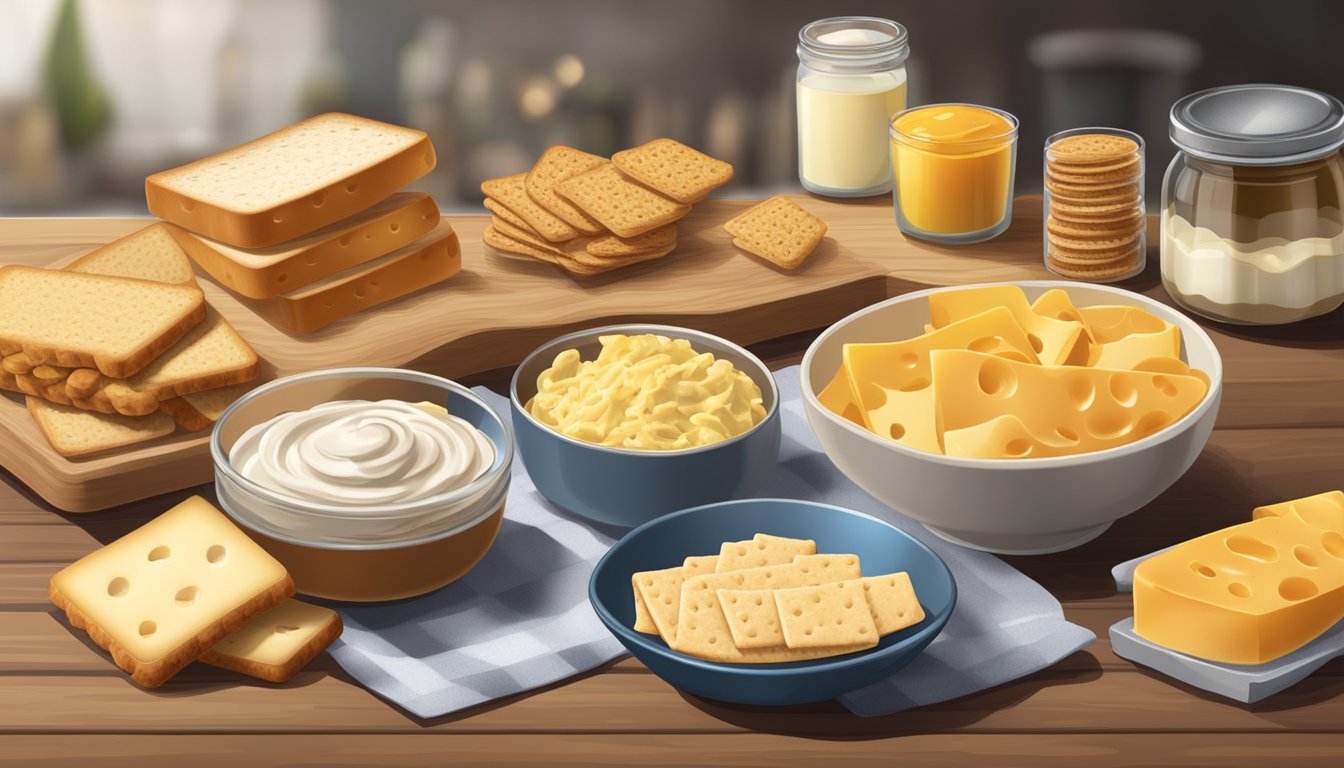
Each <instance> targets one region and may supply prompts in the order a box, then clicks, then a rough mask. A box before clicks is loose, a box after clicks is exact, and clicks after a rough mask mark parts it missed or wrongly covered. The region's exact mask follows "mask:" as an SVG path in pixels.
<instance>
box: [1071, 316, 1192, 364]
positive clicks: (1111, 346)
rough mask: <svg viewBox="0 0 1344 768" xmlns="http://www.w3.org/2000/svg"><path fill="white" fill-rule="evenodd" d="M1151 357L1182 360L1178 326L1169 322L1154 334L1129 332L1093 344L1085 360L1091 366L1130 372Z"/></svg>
mask: <svg viewBox="0 0 1344 768" xmlns="http://www.w3.org/2000/svg"><path fill="white" fill-rule="evenodd" d="M1153 358H1170V359H1172V360H1180V359H1181V329H1180V328H1177V327H1176V326H1174V325H1168V326H1167V327H1165V328H1163V329H1162V330H1160V331H1156V332H1154V333H1131V334H1129V335H1128V336H1125V337H1123V338H1119V339H1116V340H1115V341H1108V342H1106V343H1104V344H1094V345H1093V346H1092V352H1091V357H1090V358H1089V360H1088V361H1087V364H1088V365H1089V366H1092V367H1093V368H1114V369H1118V370H1122V371H1132V370H1134V369H1135V368H1136V367H1138V366H1139V364H1141V363H1143V362H1144V361H1145V360H1151V359H1153Z"/></svg>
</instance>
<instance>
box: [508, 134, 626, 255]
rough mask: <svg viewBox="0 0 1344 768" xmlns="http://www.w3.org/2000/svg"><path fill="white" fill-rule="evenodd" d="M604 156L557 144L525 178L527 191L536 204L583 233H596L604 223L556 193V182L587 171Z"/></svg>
mask: <svg viewBox="0 0 1344 768" xmlns="http://www.w3.org/2000/svg"><path fill="white" fill-rule="evenodd" d="M606 163H607V158H605V157H599V156H598V155H590V154H588V153H587V152H580V151H579V150H577V149H574V148H573V147H566V146H564V145H560V144H557V145H556V146H554V147H551V148H550V149H548V150H546V151H545V152H543V153H542V155H541V157H540V158H538V159H537V164H536V165H534V166H532V170H531V171H529V172H528V174H527V178H526V179H525V180H524V187H525V188H526V189H527V194H528V196H529V197H531V198H532V200H533V201H534V202H536V204H537V205H540V206H541V207H542V208H545V209H546V210H547V211H549V212H550V213H552V214H554V215H555V216H557V217H559V218H560V219H562V220H563V221H564V222H565V223H566V224H568V225H570V226H571V227H573V228H574V229H577V230H578V231H579V232H581V233H583V234H585V235H598V234H601V233H602V230H603V227H602V224H601V223H600V222H598V220H597V219H594V218H593V217H592V216H589V215H588V214H586V213H584V212H583V211H582V210H580V209H578V208H576V207H575V206H574V204H573V203H571V202H569V201H568V200H566V199H564V198H563V197H560V196H559V195H557V194H555V185H556V184H559V183H560V182H562V181H564V180H565V179H568V178H570V177H573V176H578V175H579V174H581V173H587V172H588V171H591V170H593V169H594V168H596V167H598V166H600V165H606Z"/></svg>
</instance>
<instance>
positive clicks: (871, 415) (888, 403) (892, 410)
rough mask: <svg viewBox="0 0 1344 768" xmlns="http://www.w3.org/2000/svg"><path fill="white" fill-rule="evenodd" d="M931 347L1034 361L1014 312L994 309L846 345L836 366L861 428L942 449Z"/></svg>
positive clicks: (909, 444)
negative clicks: (897, 337) (901, 337)
mask: <svg viewBox="0 0 1344 768" xmlns="http://www.w3.org/2000/svg"><path fill="white" fill-rule="evenodd" d="M936 349H973V350H976V351H978V352H984V353H986V354H992V355H999V356H1002V357H1007V358H1009V359H1013V360H1020V361H1022V362H1027V363H1036V362H1038V360H1037V357H1036V353H1035V352H1034V351H1033V350H1032V347H1031V342H1030V341H1029V340H1028V339H1027V335H1026V333H1025V332H1024V331H1023V330H1022V327H1021V326H1020V325H1018V324H1017V321H1016V320H1015V319H1014V317H1013V313H1012V312H1011V311H1010V310H1009V309H1007V308H1006V307H994V308H992V309H988V310H986V311H984V312H981V313H979V314H977V315H974V316H972V317H968V318H966V319H964V320H959V321H957V322H954V323H951V324H950V325H947V326H945V327H943V328H939V329H937V330H934V331H930V332H929V333H926V334H924V335H923V336H916V337H915V338H913V339H906V340H905V341H896V342H887V343H878V344H846V345H845V347H844V353H843V363H842V365H841V366H840V370H841V372H842V373H840V374H837V376H840V375H843V376H845V378H846V380H847V381H848V383H849V387H850V391H851V393H852V394H851V396H852V398H853V399H854V400H855V401H856V402H857V404H858V411H859V414H860V418H861V419H862V420H863V421H862V424H863V426H865V427H867V428H868V429H870V430H872V431H873V432H874V433H875V434H877V435H879V436H882V437H889V438H891V439H892V440H895V441H896V442H898V443H900V444H901V445H904V446H907V447H909V448H915V449H918V450H921V451H928V452H929V453H942V448H941V447H939V443H938V431H937V428H936V425H935V418H934V390H933V386H932V383H933V370H932V368H931V367H930V364H929V354H930V353H931V352H932V351H933V350H936Z"/></svg>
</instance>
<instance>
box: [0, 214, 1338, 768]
mask: <svg viewBox="0 0 1344 768" xmlns="http://www.w3.org/2000/svg"><path fill="white" fill-rule="evenodd" d="M1030 206H1031V201H1025V202H1024V204H1021V205H1019V208H1020V209H1025V210H1026V211H1027V215H1028V218H1029V214H1030V213H1031V210H1032V209H1031V207H1030ZM1035 210H1036V211H1037V213H1036V215H1039V213H1038V212H1039V206H1038V205H1037V208H1036V209H1035ZM888 215H889V214H888ZM1036 222H1039V219H1036ZM59 225H60V223H59V222H53V227H59ZM1023 225H1024V226H1030V225H1031V222H1030V221H1029V220H1027V219H1024V224H1023ZM1035 226H1036V227H1039V224H1038V223H1037V224H1035ZM1018 231H1021V230H1020V228H1019V230H1018ZM1027 239H1028V240H1029V238H1027ZM1037 247H1039V246H1037ZM1011 250H1012V253H1011V254H1010V255H1009V256H1006V257H1005V258H1007V259H1009V260H1010V261H1012V262H1013V264H1014V268H1015V269H1016V270H1017V271H1019V272H1022V273H1024V274H1026V275H1028V276H1034V277H1046V276H1047V275H1046V274H1045V273H1044V270H1043V269H1041V268H1040V266H1039V261H1036V262H1035V263H1033V262H1032V258H1031V256H1030V253H1029V252H1027V251H1023V250H1022V249H1021V248H1013V249H1011ZM982 252H983V251H982ZM1036 253H1037V254H1039V251H1037V252H1036ZM1150 254H1151V256H1150V261H1151V262H1155V260H1156V255H1155V254H1156V250H1155V249H1153V250H1151V251H1150ZM948 258H949V259H962V258H975V259H987V258H991V256H987V255H976V256H974V257H970V256H963V255H961V254H956V253H955V252H949V256H948ZM1035 258H1036V259H1039V255H1037V256H1036V257H1035ZM962 266H964V264H963V265H962ZM960 268H961V267H960V266H959V267H957V269H960ZM1126 287H1129V288H1131V289H1133V290H1137V291H1141V292H1143V293H1146V294H1148V295H1151V296H1154V297H1157V298H1160V299H1165V293H1164V292H1163V290H1162V288H1161V286H1160V284H1159V282H1158V279H1157V271H1156V267H1155V264H1152V263H1150V267H1149V269H1148V271H1147V272H1146V273H1145V274H1144V275H1142V276H1140V277H1139V278H1136V279H1134V280H1132V281H1130V282H1129V283H1127V284H1126ZM1206 327H1207V328H1208V329H1209V330H1210V333H1211V334H1212V335H1213V337H1214V339H1215V342H1216V343H1217V345H1218V348H1219V350H1220V351H1221V353H1222V355H1223V358H1224V365H1225V369H1226V379H1225V393H1224V398H1223V404H1222V409H1221V412H1220V414H1219V417H1218V427H1217V429H1216V430H1215V431H1214V434H1213V437H1212V438H1211V439H1210V441H1209V445H1208V448H1207V449H1206V450H1205V451H1204V453H1203V455H1202V456H1201V457H1200V459H1199V460H1198V462H1197V463H1196V464H1195V465H1194V467H1193V468H1192V469H1191V470H1190V471H1189V473H1188V474H1187V475H1186V476H1185V477H1184V478H1183V479H1182V480H1180V481H1179V482H1178V483H1176V485H1175V486H1174V487H1172V488H1171V489H1170V490H1169V491H1167V492H1166V493H1164V494H1163V495H1162V496H1161V497H1160V498H1159V499H1158V500H1157V501H1155V502H1153V503H1152V504H1150V505H1149V506H1148V507H1146V508H1144V509H1143V510H1141V511H1139V512H1138V513H1136V514H1134V515H1131V516H1130V517H1127V518H1125V519H1123V520H1121V521H1119V522H1118V523H1116V524H1115V526H1114V527H1113V528H1111V530H1110V531H1108V532H1107V533H1106V534H1105V535H1103V536H1102V537H1101V538H1099V539H1097V540H1095V541H1093V542H1091V543H1089V544H1087V545H1085V546H1083V547H1080V548H1078V549H1075V550H1073V551H1070V552H1064V553H1060V554H1056V555H1048V556H1042V557H1020V558H1011V562H1012V564H1013V565H1014V566H1015V567H1017V568H1019V569H1021V570H1022V571H1024V572H1025V573H1026V574H1027V575H1029V576H1031V577H1032V578H1034V579H1036V580H1038V581H1039V582H1041V583H1042V584H1044V585H1045V586H1046V587H1047V588H1048V589H1049V590H1050V591H1051V592H1052V593H1054V594H1055V595H1056V596H1058V597H1059V599H1060V600H1061V601H1062V602H1063V603H1064V609H1065V613H1066V614H1067V616H1068V618H1069V619H1070V620H1071V621H1074V622H1076V623H1078V624H1081V625H1083V626H1085V627H1087V628H1089V629H1091V630H1092V631H1093V632H1095V633H1096V634H1097V638H1098V639H1097V642H1096V644H1094V645H1093V646H1092V647H1090V648H1088V649H1087V650H1085V651H1082V652H1079V653H1076V654H1074V655H1073V656H1070V657H1069V658H1067V659H1064V660H1063V661H1062V662H1060V663H1059V664H1058V665H1056V666H1055V667H1053V668H1051V669H1049V670H1046V671H1044V672H1041V673H1039V674H1036V675H1033V676H1031V677H1029V678H1026V679H1023V680H1019V681H1016V682H1014V683H1010V684H1007V685H1004V686H1000V687H998V688H995V689H993V690H990V691H986V692H983V693H980V694H978V695H974V696H969V697H966V698H963V699H959V700H956V701H952V702H948V703H944V704H939V705H935V706H930V707H925V708H922V709H918V710H914V711H910V712H904V713H900V714H896V715H892V716H889V717H884V718H876V719H861V718H857V717H854V716H852V715H850V714H848V713H847V712H846V711H845V710H843V709H842V708H841V707H840V706H839V705H838V704H835V703H833V702H832V703H826V704H819V705H814V706H806V707H792V708H787V709H758V708H752V707H742V706H733V705H725V704H720V703H716V702H712V701H705V700H701V699H697V698H695V697H692V696H689V695H686V694H682V693H679V692H678V691H676V690H674V689H672V688H671V687H669V686H668V685H666V684H665V683H663V682H662V681H661V680H659V679H658V678H656V677H654V676H653V675H652V674H650V673H649V672H648V671H647V670H646V669H645V668H644V667H643V666H642V665H640V664H639V663H637V662H635V661H633V660H628V659H627V660H622V661H618V662H615V663H613V664H609V665H607V666H605V667H603V668H601V669H599V670H596V671H594V672H593V673H590V674H587V675H584V676H582V677H579V678H575V679H572V680H569V681H566V682H565V683H562V684H559V685H556V686H553V687H550V688H547V689H544V690H540V691H534V692H532V693H528V694H524V695H520V696H516V697H513V698H510V699H506V700H503V701H500V702H496V703H494V704H490V705H487V706H482V707H478V708H475V709H472V710H468V711H466V712H463V713H460V714H456V715H452V716H448V717H443V718H437V719H434V720H418V719H416V718H414V717H411V716H409V715H407V714H406V713H404V712H402V711H400V710H398V709H396V708H395V707H393V706H391V705H389V704H387V703H386V702H384V701H382V700H380V699H378V698H377V697H375V696H373V695H372V694H370V693H368V692H367V691H365V690H364V689H363V688H361V687H359V686H358V685H356V684H355V683H354V682H353V681H352V680H351V679H350V678H349V676H347V675H346V674H344V673H343V672H342V671H341V670H340V669H339V668H338V667H337V666H336V664H335V663H334V662H333V661H332V660H331V659H330V657H328V656H326V655H323V656H321V657H319V658H318V659H317V660H316V661H315V662H314V663H313V664H312V665H311V666H310V667H309V668H308V669H306V670H304V671H303V672H301V673H300V674H299V675H298V676H297V677H296V678H295V679H294V680H292V681H291V682H289V683H287V684H285V685H282V686H272V685H268V684H264V683H258V682H250V681H246V680H243V679H241V678H239V677H238V676H235V675H233V674H230V673H226V672H223V671H220V670H216V669H213V668H211V667H208V666H205V665H201V664H196V665H192V666H191V667H188V668H187V669H186V670H185V671H184V672H182V673H181V674H180V675H178V676H177V677H176V678H175V679H173V680H172V681H171V682H169V683H168V684H167V685H165V686H163V687H162V688H160V689H157V690H155V691H145V690H142V689H140V688H137V687H136V686H135V685H134V684H132V683H131V682H130V681H129V680H127V679H126V677H125V676H124V675H123V674H122V673H121V672H120V671H118V670H117V669H115V668H114V667H113V666H112V665H111V663H110V662H109V660H108V658H107V656H106V654H104V653H103V652H102V651H100V650H99V649H97V648H95V647H94V646H93V645H92V644H91V643H90V642H89V640H88V639H87V637H86V636H85V635H84V633H83V632H79V631H74V630H72V629H71V628H70V627H69V626H68V625H67V624H66V623H65V621H64V620H63V618H62V617H60V616H59V615H58V614H57V613H56V612H55V611H54V609H53V608H52V606H51V605H50V604H49V603H48V602H47V597H46V585H47V581H48V579H49V578H50V577H51V575H52V574H53V573H55V572H56V571H57V570H59V569H60V568H61V567H63V566H64V565H66V564H68V563H70V562H72V561H73V560H75V559H77V558H79V557H81V556H83V555H84V554H86V553H88V552H89V551H91V550H92V549H94V548H95V547H97V546H98V545H99V544H101V543H106V542H108V541H111V540H112V539H114V538H116V537H118V536H120V535H122V534H124V533H126V532H127V531H129V530H131V529H133V528H135V527H136V526H138V525H140V524H142V523H143V522H145V521H146V520H148V519H149V518H151V517H152V516H154V515H155V514H157V513H159V512H161V511H162V510H164V509H166V508H167V507H168V506H170V505H171V504H173V503H175V502H177V501H178V500H180V499H181V498H183V497H185V496H186V495H188V492H181V493H174V494H169V495H167V496H160V497H157V498H153V499H149V500H146V501H143V502H140V503H136V504H130V505H126V506H123V507H118V508H116V509H113V510H110V511H107V512H103V513H98V514H91V515H67V514H63V513H60V512H57V511H55V510H53V509H52V508H51V507H49V506H47V505H45V504H44V503H42V502H41V501H40V500H38V499H37V498H36V497H35V496H33V495H32V494H31V493H29V492H28V491H27V490H26V489H24V488H23V487H22V486H21V485H20V484H18V483H16V482H15V481H13V479H12V478H9V477H7V476H6V478H5V479H6V482H5V483H0V762H8V761H15V762H19V763H23V764H37V763H42V764H52V765H63V764H67V763H75V762H80V763H85V762H87V763H89V764H94V765H107V764H109V763H121V762H125V763H128V764H135V765H192V766H206V765H216V764H218V765H232V764H238V763H241V762H243V761H244V760H246V761H247V762H248V763H249V764H252V763H255V764H258V765H260V764H268V763H284V764H303V765H309V764H311V765H346V764H377V765H401V764H411V763H422V762H429V761H433V762H436V763H453V764H474V763H481V764H490V765H496V764H560V765H594V764H600V765H641V766H648V765H667V766H677V765H685V764H704V765H709V764H723V765H734V766H748V765H751V766H755V765H762V766H764V765H808V766H815V765H821V764H823V763H822V761H823V760H825V759H827V758H829V757H841V756H842V757H845V758H846V759H853V760H860V761H863V762H872V763H883V764H886V763H891V762H895V761H898V760H908V761H911V762H912V763H917V764H923V763H932V764H938V765H1021V766H1036V765H1042V764H1047V763H1049V764H1058V765H1079V764H1082V763H1084V762H1086V763H1087V764H1088V765H1093V766H1109V765H1133V764H1163V765H1169V764H1188V765H1276V766H1283V765H1290V764H1291V765H1297V764H1299V763H1307V764H1313V763H1315V764H1330V765H1339V764H1341V761H1344V695H1341V694H1344V662H1341V661H1336V662H1333V663H1331V664H1328V665H1327V666H1326V667H1324V668H1323V669H1322V670H1320V671H1319V672H1317V673H1316V674H1315V675H1313V676H1311V677H1310V678H1308V679H1307V680H1305V681H1303V682H1302V683H1300V684H1298V685H1297V686H1295V687H1293V688H1292V689H1290V690H1288V691H1287V692H1285V693H1283V694H1280V695H1278V696H1276V697H1273V698H1271V699H1269V700H1268V701H1265V702H1262V703H1260V704H1257V705H1252V706H1244V705H1238V704H1234V703H1230V702H1227V701H1225V700H1223V699H1220V698H1218V697H1215V696H1212V695H1208V694H1204V693H1202V692H1199V691H1197V690H1194V689H1192V688H1189V687H1186V686H1183V685H1180V684H1177V683H1173V682H1172V681H1170V680H1168V679H1165V678H1162V677H1159V676H1157V675H1155V674H1152V673H1150V672H1147V671H1144V670H1142V669H1138V668H1135V667H1134V666H1133V665H1132V664H1130V663H1129V662H1127V661H1124V660H1123V659H1120V658H1117V657H1116V656H1115V655H1114V654H1113V653H1112V652H1111V648H1110V643H1109V642H1108V641H1107V635H1106V631H1107V628H1108V627H1109V626H1110V625H1111V624H1113V623H1114V622H1116V621H1118V620H1119V619H1121V618H1122V617H1124V616H1126V615H1129V613H1130V612H1131V607H1130V602H1129V597H1128V596H1127V595H1117V594H1115V589H1114V586H1113V584H1112V582H1111V578H1110V568H1111V566H1112V565H1114V564H1116V563H1118V562H1120V561H1123V560H1126V559H1128V558H1131V557H1134V556H1136V555H1139V554H1143V553H1145V552H1149V551H1152V550H1154V549H1157V548H1159V547H1162V546H1165V545H1168V544H1171V543H1174V542H1177V541H1181V540H1183V539H1186V538H1189V537H1191V536H1194V535H1197V534H1201V533H1204V532H1207V531H1210V530H1213V529H1216V528H1220V527H1223V526H1227V525H1231V524H1233V523H1237V522H1241V521H1243V520H1245V519H1247V518H1248V517H1249V515H1250V511H1251V508H1252V507H1254V506H1256V505H1258V504H1263V503H1268V502H1273V501H1279V500H1283V499H1288V498H1294V497H1297V496H1303V495H1307V494H1310V493H1316V492H1319V491H1323V490H1329V489H1333V488H1339V487H1341V486H1344V390H1341V381H1344V312H1336V313H1334V314H1332V315H1330V316H1328V317H1325V318H1320V319H1317V320H1313V321H1308V322H1305V323H1300V324H1297V325H1293V326H1288V327H1282V328H1270V329H1263V330H1255V329H1239V328H1231V327H1225V326H1217V325H1214V324H1206ZM814 335H815V334H814V333H803V334H796V335H792V336H789V337H786V338H782V339H776V340H772V341H769V342H765V343H762V344H757V345H755V351H756V352H757V353H758V354H760V355H761V356H762V357H764V358H766V359H767V360H768V361H770V362H771V363H772V364H773V365H775V366H784V365H788V364H791V363H793V362H796V361H797V360H798V359H799V358H800V357H801V353H802V351H803V349H805V348H806V346H807V344H808V342H809V341H810V340H811V339H812V338H813V336H814ZM506 374H507V371H494V372H489V373H485V374H480V375H476V376H473V377H469V378H467V379H465V381H467V382H468V383H473V384H480V383H485V384H487V385H491V386H494V387H497V388H498V387H501V386H502V384H503V383H504V382H505V381H506V378H505V377H506ZM42 761H45V762H42Z"/></svg>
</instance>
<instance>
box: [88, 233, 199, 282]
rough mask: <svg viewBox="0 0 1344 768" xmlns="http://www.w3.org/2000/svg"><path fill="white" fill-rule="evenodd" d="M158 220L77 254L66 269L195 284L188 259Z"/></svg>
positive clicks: (93, 273)
mask: <svg viewBox="0 0 1344 768" xmlns="http://www.w3.org/2000/svg"><path fill="white" fill-rule="evenodd" d="M169 226H170V225H168V224H164V223H162V222H159V223H156V224H150V225H149V226H148V227H145V228H144V229H137V230H136V231H134V232H132V233H131V234H129V235H126V236H125V237H122V238H119V239H117V240H113V241H112V242H110V243H108V244H107V245H104V246H102V247H99V248H95V249H94V250H92V251H90V252H89V253H87V254H85V255H83V256H81V257H79V258H78V259H76V260H75V261H73V262H71V263H70V264H69V265H67V266H66V267H65V269H67V270H69V271H70V272H87V273H89V274H92V275H111V276H113V277H134V278H139V279H141V280H153V281H154V282H156V283H171V284H175V285H196V275H195V274H194V273H193V272H192V269H191V259H188V258H187V253H186V251H184V250H182V247H181V246H180V245H178V244H177V240H175V239H174V238H173V236H172V234H171V233H170V232H169V231H168V227H169Z"/></svg>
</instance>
